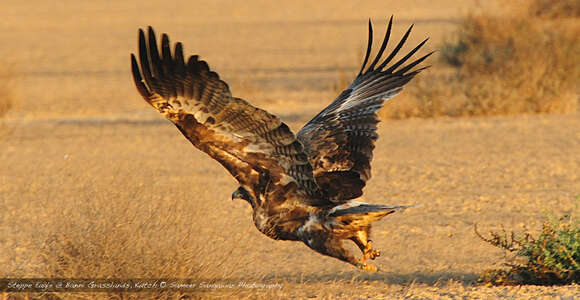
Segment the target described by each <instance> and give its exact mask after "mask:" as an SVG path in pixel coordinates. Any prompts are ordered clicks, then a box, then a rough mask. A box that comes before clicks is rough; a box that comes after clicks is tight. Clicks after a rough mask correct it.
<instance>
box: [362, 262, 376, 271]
mask: <svg viewBox="0 0 580 300" xmlns="http://www.w3.org/2000/svg"><path fill="white" fill-rule="evenodd" d="M358 267H359V269H361V270H365V271H368V272H377V271H378V269H377V267H375V266H374V265H369V264H365V263H361V264H359V265H358Z"/></svg>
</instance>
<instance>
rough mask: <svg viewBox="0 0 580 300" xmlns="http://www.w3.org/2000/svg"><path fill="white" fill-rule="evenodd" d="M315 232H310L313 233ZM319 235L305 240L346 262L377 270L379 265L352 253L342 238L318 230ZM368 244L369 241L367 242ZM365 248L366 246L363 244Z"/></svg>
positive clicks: (320, 250)
mask: <svg viewBox="0 0 580 300" xmlns="http://www.w3.org/2000/svg"><path fill="white" fill-rule="evenodd" d="M312 233H313V232H310V234H312ZM316 235H317V237H316V238H312V235H311V236H309V238H307V239H305V240H304V242H305V243H306V245H308V247H310V248H311V249H312V250H314V251H316V252H318V253H320V254H324V255H328V256H331V257H334V258H337V259H340V260H342V261H344V262H347V263H349V264H352V265H354V266H355V267H357V268H359V269H362V270H365V271H372V272H376V271H377V267H375V266H373V265H369V264H367V263H366V262H365V258H364V257H363V259H358V258H356V257H355V256H354V255H352V254H351V253H350V252H349V251H348V250H347V249H345V248H344V247H343V244H342V240H341V239H338V238H335V237H333V236H332V235H329V234H326V233H321V232H317V234H316ZM367 244H368V242H367ZM363 248H364V246H363Z"/></svg>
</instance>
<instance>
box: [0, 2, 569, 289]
mask: <svg viewBox="0 0 580 300" xmlns="http://www.w3.org/2000/svg"><path fill="white" fill-rule="evenodd" d="M242 3H243V4H242ZM462 3H463V4H462V5H461V6H457V4H456V3H455V1H438V2H434V1H409V2H405V4H401V3H400V2H398V1H397V2H395V1H393V2H390V1H386V2H385V1H376V3H375V2H365V4H364V6H363V7H359V6H358V3H357V4H354V2H353V3H352V4H348V3H342V4H341V5H337V6H335V5H334V2H330V1H329V2H328V3H321V4H320V3H319V4H316V5H315V4H310V2H307V1H304V2H296V3H293V4H285V5H274V4H270V2H263V3H262V2H259V1H249V2H248V1H245V2H240V3H239V4H235V5H231V4H228V3H226V2H221V1H215V2H211V3H204V4H197V3H192V2H191V1H187V2H185V1H184V2H179V1H178V2H171V3H168V2H167V1H159V2H148V3H147V4H144V3H140V2H138V1H127V2H123V3H117V4H108V2H107V3H106V4H99V3H98V2H90V3H85V4H82V5H81V4H78V3H77V2H74V1H70V2H67V1H63V2H58V3H56V4H51V5H50V6H49V5H48V4H46V3H45V2H44V1H37V2H36V3H35V1H28V2H23V1H4V2H3V4H2V8H3V9H2V10H0V16H1V18H0V29H2V30H0V36H1V37H2V41H3V45H5V46H4V47H0V57H2V62H3V63H6V64H8V65H10V66H11V67H12V68H13V69H14V70H15V72H14V73H15V76H16V80H17V89H16V94H17V101H16V103H15V105H16V107H15V108H14V110H13V111H11V112H10V113H9V114H8V116H7V118H6V122H5V123H6V125H5V127H3V129H2V130H3V131H2V133H1V134H0V161H1V162H2V163H1V167H0V218H1V219H0V220H1V222H0V276H1V277H20V276H25V277H35V276H36V277H54V276H56V277H77V278H78V277H85V278H86V277H116V278H127V277H140V278H163V277H165V278H184V277H196V278H200V280H202V281H203V280H207V281H211V280H216V279H217V280H219V281H220V282H227V283H235V284H236V285H237V284H238V283H239V282H247V283H264V284H269V285H276V284H279V287H278V286H277V285H276V287H275V288H271V289H267V288H262V289H260V288H243V287H236V288H233V289H229V288H222V289H220V288H208V289H201V290H198V291H194V292H191V293H185V294H188V295H191V296H193V297H254V298H271V297H272V296H275V297H292V298H310V297H320V298H345V297H349V298H418V299H422V298H423V299H424V298H498V297H505V298H568V299H572V298H573V297H574V296H578V294H579V289H578V286H563V287H536V286H522V287H484V286H475V285H473V281H474V280H475V279H476V278H477V276H478V274H479V273H481V272H482V271H483V270H485V269H488V268H492V267H501V265H500V264H498V262H500V261H501V259H502V257H503V253H502V252H501V251H499V250H497V249H495V248H493V247H492V246H490V245H488V244H486V243H484V242H482V241H481V240H479V239H478V238H477V237H476V236H475V234H474V233H473V225H474V224H476V223H477V224H478V227H479V228H480V230H481V231H483V232H487V231H489V230H498V229H500V228H501V226H502V225H503V226H504V227H505V228H506V229H510V230H521V229H522V228H523V227H524V226H525V227H527V228H530V229H532V230H534V229H539V228H540V226H541V223H542V222H543V220H545V217H546V214H554V215H561V214H564V213H570V212H571V211H572V210H573V209H574V206H575V205H577V204H578V201H577V200H576V199H577V195H578V194H580V155H579V153H580V115H579V114H571V115H521V116H509V117H493V118H460V119H446V118H439V119H430V120H401V121H389V120H387V121H384V122H383V123H381V126H380V129H379V133H380V136H381V138H380V139H379V140H378V142H377V147H376V150H375V158H374V161H373V165H372V167H373V178H372V179H371V181H370V183H369V185H368V187H367V188H366V189H365V195H364V199H365V200H366V201H369V202H372V203H385V204H421V205H422V206H421V207H419V208H414V209H409V210H407V211H405V212H404V213H402V214H394V215H391V216H388V217H387V218H385V219H384V220H383V221H381V222H380V223H377V224H376V225H375V227H374V231H373V235H374V238H373V240H374V241H375V245H376V247H377V248H378V249H380V250H382V253H383V255H382V256H381V257H379V258H378V259H377V260H376V261H375V264H376V265H377V266H378V267H379V268H380V271H379V272H378V273H374V274H369V273H365V272H362V271H359V270H357V269H354V268H353V267H351V266H349V265H346V264H344V263H341V262H339V261H337V260H334V259H332V258H327V257H323V256H320V255H318V254H316V253H314V252H312V251H311V250H309V249H307V248H306V247H305V246H304V245H301V244H299V243H295V242H277V241H272V240H269V239H268V238H266V237H265V236H263V235H262V234H260V233H259V232H258V231H257V230H256V229H255V228H254V226H253V224H252V222H251V216H250V207H249V206H248V205H247V204H245V203H240V202H232V201H230V195H231V192H232V191H233V190H234V189H235V188H236V187H237V185H236V184H235V182H234V179H233V178H232V177H231V176H230V175H229V174H227V172H226V171H225V170H224V169H223V168H222V167H221V166H220V165H218V164H217V163H216V162H214V161H213V160H211V159H210V158H208V157H207V156H206V155H205V154H203V153H201V152H199V151H197V150H196V149H194V148H193V147H192V146H191V145H190V144H189V142H188V141H186V140H185V139H184V138H183V137H182V136H181V135H180V133H179V132H178V131H177V130H176V129H175V128H174V126H172V125H171V124H170V123H169V122H168V121H165V120H162V119H161V117H159V116H158V115H157V114H156V113H155V112H153V110H152V109H151V108H150V107H148V106H147V105H146V104H145V102H144V101H142V100H141V99H140V97H139V96H138V94H137V92H136V91H135V89H134V87H133V84H132V81H131V78H130V74H129V52H134V51H135V50H136V29H137V28H138V27H143V26H146V25H154V26H155V28H156V29H157V30H158V31H162V32H168V33H170V37H172V39H173V40H174V41H175V40H181V41H182V42H184V45H185V50H186V52H189V53H193V52H195V53H198V54H201V55H202V57H203V58H205V59H206V60H207V61H209V62H210V65H211V66H212V68H213V69H215V70H217V71H218V72H219V73H220V75H221V76H222V78H224V79H225V80H226V81H228V82H230V83H231V86H232V89H233V92H234V94H236V95H237V96H241V97H244V98H246V99H248V100H250V101H251V102H253V103H255V104H256V105H259V106H261V107H263V108H265V109H267V110H269V111H270V112H272V113H276V114H278V115H279V116H281V118H282V119H284V120H286V121H287V122H288V123H289V125H291V127H292V128H293V129H295V130H297V129H299V128H300V126H301V125H302V124H304V123H305V122H306V121H308V119H309V118H310V117H312V116H313V115H314V114H315V113H316V112H318V111H319V110H320V109H321V108H323V107H324V106H325V105H327V103H328V102H330V101H331V100H332V99H333V98H334V97H335V96H336V92H335V91H334V90H333V86H334V85H335V84H336V82H337V81H338V80H339V79H340V78H339V77H340V76H343V74H348V75H347V76H351V74H352V75H354V73H355V72H356V68H357V66H358V64H359V63H360V59H361V56H362V53H363V48H364V47H365V45H366V40H365V39H366V32H365V30H366V28H365V26H366V19H367V18H368V17H371V18H373V20H375V19H376V20H379V19H381V20H382V19H384V18H385V17H386V16H390V14H395V16H396V20H395V21H396V23H395V26H396V27H395V28H396V31H395V32H394V33H395V34H400V32H401V31H403V30H404V29H406V27H407V26H408V25H409V24H410V23H411V22H415V23H416V24H417V25H416V27H415V30H414V35H412V40H411V42H412V43H411V44H414V43H416V42H418V41H420V40H422V39H423V38H424V37H425V36H431V37H433V40H434V41H433V42H432V43H431V45H430V47H431V48H434V47H436V45H437V41H440V40H441V39H442V38H443V37H444V36H445V35H446V34H448V33H449V32H451V31H452V30H453V28H454V24H455V22H456V20H457V18H459V17H460V15H461V14H462V13H465V12H466V11H467V10H469V9H476V8H477V7H476V6H475V5H474V3H472V2H468V1H466V2H462ZM331 7H332V9H331ZM485 9H492V8H489V7H487V8H485ZM397 19H398V21H397ZM379 24H383V25H384V21H383V22H381V21H378V22H377V25H379ZM381 26H382V25H380V26H377V34H378V35H382V27H381ZM430 71H431V70H430ZM411 84H412V83H411ZM394 101H396V98H395V99H394ZM144 295H146V294H129V295H124V296H123V297H124V298H131V297H135V298H139V297H143V296H144ZM57 296H61V297H65V298H74V297H75V296H79V295H75V294H60V295H57ZM82 296H83V297H88V298H91V297H94V298H100V297H102V296H103V294H97V295H95V294H83V295H82ZM113 296H114V295H113ZM178 296H179V295H178Z"/></svg>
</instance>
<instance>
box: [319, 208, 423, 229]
mask: <svg viewBox="0 0 580 300" xmlns="http://www.w3.org/2000/svg"><path fill="white" fill-rule="evenodd" d="M416 206H418V205H410V206H403V205H383V204H368V203H362V202H356V201H349V202H347V203H345V204H342V205H339V206H336V207H334V208H333V209H332V210H330V212H329V214H328V217H329V219H330V224H331V227H332V228H333V230H335V231H337V232H338V231H346V232H356V231H359V230H369V229H370V224H371V223H374V222H377V221H379V220H380V219H382V218H383V217H385V216H386V215H389V214H392V213H394V212H396V211H402V210H404V209H407V208H411V207H416Z"/></svg>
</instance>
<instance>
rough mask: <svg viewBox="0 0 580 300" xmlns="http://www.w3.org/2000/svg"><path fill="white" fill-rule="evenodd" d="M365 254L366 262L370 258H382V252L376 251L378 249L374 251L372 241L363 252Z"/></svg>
mask: <svg viewBox="0 0 580 300" xmlns="http://www.w3.org/2000/svg"><path fill="white" fill-rule="evenodd" d="M363 254H364V256H363V261H364V260H366V259H368V258H370V259H373V260H374V259H375V258H377V257H378V256H381V251H379V250H376V249H372V241H371V240H369V241H368V242H367V245H366V247H365V249H364V250H363Z"/></svg>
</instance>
